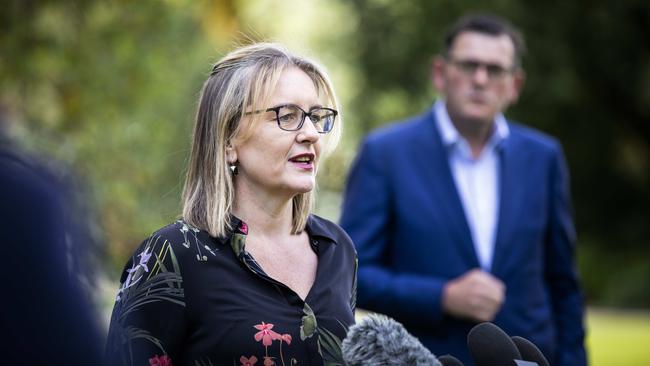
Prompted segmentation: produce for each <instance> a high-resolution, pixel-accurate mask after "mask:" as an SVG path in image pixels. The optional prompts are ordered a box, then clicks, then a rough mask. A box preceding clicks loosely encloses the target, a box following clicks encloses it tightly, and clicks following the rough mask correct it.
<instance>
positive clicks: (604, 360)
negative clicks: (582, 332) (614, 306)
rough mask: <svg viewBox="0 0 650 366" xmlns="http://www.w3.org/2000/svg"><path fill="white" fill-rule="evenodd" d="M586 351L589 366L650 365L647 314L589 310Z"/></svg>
mask: <svg viewBox="0 0 650 366" xmlns="http://www.w3.org/2000/svg"><path fill="white" fill-rule="evenodd" d="M587 351H588V353H589V361H590V363H589V364H590V365H591V366H610V365H621V366H636V365H650V312H634V311H624V310H620V311H619V310H609V309H607V310H606V309H594V308H590V309H589V310H588V311H587Z"/></svg>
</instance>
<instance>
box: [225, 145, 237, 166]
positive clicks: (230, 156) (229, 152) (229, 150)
mask: <svg viewBox="0 0 650 366" xmlns="http://www.w3.org/2000/svg"><path fill="white" fill-rule="evenodd" d="M226 161H227V162H228V164H234V163H236V162H237V150H235V148H234V147H233V146H232V145H231V144H228V146H226Z"/></svg>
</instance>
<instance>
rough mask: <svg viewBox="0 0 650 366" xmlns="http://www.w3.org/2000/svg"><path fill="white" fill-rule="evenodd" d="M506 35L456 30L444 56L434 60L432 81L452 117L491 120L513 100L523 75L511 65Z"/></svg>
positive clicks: (483, 121) (511, 55) (511, 54)
mask: <svg viewBox="0 0 650 366" xmlns="http://www.w3.org/2000/svg"><path fill="white" fill-rule="evenodd" d="M514 53H515V49H514V45H513V43H512V40H511V39H510V37H508V36H507V35H505V34H503V35H500V36H492V35H489V34H484V33H477V32H462V33H460V34H459V35H458V36H457V37H456V39H455V41H454V43H453V44H452V47H451V49H450V51H449V55H448V57H447V58H446V59H442V58H440V59H437V60H436V62H435V63H434V84H435V86H436V88H437V89H438V90H439V91H440V92H442V93H443V94H444V95H445V98H446V101H447V110H448V111H449V115H450V116H451V118H452V120H457V119H462V120H464V121H467V122H475V123H491V122H492V121H493V120H494V117H495V116H496V115H497V114H498V113H500V112H503V111H504V110H505V109H506V108H507V107H508V105H510V104H511V103H513V102H514V101H516V99H517V97H518V95H519V89H520V87H521V84H522V81H523V74H522V73H521V71H519V70H518V69H515V67H514Z"/></svg>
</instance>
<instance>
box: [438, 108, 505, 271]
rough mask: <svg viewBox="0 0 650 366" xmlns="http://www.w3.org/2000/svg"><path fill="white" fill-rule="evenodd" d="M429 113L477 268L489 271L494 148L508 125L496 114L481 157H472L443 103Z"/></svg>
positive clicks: (495, 196)
mask: <svg viewBox="0 0 650 366" xmlns="http://www.w3.org/2000/svg"><path fill="white" fill-rule="evenodd" d="M433 113H434V114H435V117H436V118H435V120H436V123H437V127H438V130H439V131H440V136H441V137H442V143H443V145H444V146H445V148H446V150H447V157H448V159H449V166H450V168H451V174H452V176H453V177H454V181H455V183H456V189H457V191H458V193H459V195H460V200H461V202H462V204H463V209H464V210H465V218H466V219H467V224H468V225H469V229H470V231H471V234H472V241H473V242H474V250H475V251H476V255H477V257H478V261H479V264H480V265H481V268H482V269H484V270H486V271H489V270H490V268H491V266H492V258H493V254H494V241H495V238H496V228H497V221H498V216H499V165H500V164H499V154H498V148H499V145H500V143H501V142H502V141H503V140H504V139H505V138H506V137H508V135H509V133H510V130H509V129H508V123H507V122H506V119H505V117H504V116H503V114H498V115H497V116H496V117H495V119H494V126H495V128H494V129H493V132H492V135H491V136H490V138H489V139H488V141H487V143H486V144H485V147H484V148H483V150H482V151H481V154H480V155H479V156H478V157H477V158H473V157H472V151H471V149H470V146H469V143H468V142H467V140H466V139H465V138H464V137H463V136H461V135H460V133H458V130H457V129H456V127H455V126H454V124H453V123H452V122H451V119H450V118H449V114H448V113H447V108H446V106H445V102H444V100H442V99H441V100H438V101H437V102H436V103H435V104H434V106H433Z"/></svg>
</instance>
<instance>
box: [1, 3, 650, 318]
mask: <svg viewBox="0 0 650 366" xmlns="http://www.w3.org/2000/svg"><path fill="white" fill-rule="evenodd" d="M467 11H488V12H492V13H496V14H499V15H502V16H504V17H507V18H509V19H511V21H512V22H513V23H514V24H515V25H516V26H518V27H519V28H521V30H522V31H523V33H524V34H525V36H526V38H527V43H528V50H529V52H528V55H527V56H526V57H525V58H524V67H525V69H526V71H527V84H526V87H525V88H524V93H523V95H522V97H521V99H520V101H519V103H518V104H517V105H516V106H515V107H513V108H512V110H511V111H509V113H508V115H509V116H510V117H511V118H514V119H516V120H519V121H522V122H523V123H526V124H529V125H531V126H535V127H537V128H540V129H542V130H543V131H546V132H548V133H550V134H552V135H554V136H556V137H558V138H559V139H560V141H561V142H562V143H563V145H564V147H565V150H566V154H567V158H568V160H569V165H570V169H571V172H572V178H573V181H572V187H573V193H574V201H575V209H576V218H577V226H578V232H579V237H580V242H579V247H578V259H579V265H580V269H581V273H582V277H583V281H584V284H585V289H586V293H587V297H588V300H589V302H590V303H597V304H617V305H625V306H644V307H649V306H650V259H649V258H650V245H649V244H650V239H649V238H650V226H649V225H648V222H650V217H649V216H650V215H649V214H648V212H649V209H648V207H650V169H649V168H650V151H649V150H650V145H649V144H650V124H649V123H648V122H649V119H650V87H649V86H650V51H649V48H648V47H647V45H648V44H650V42H649V40H648V38H649V37H650V29H649V28H650V4H648V3H647V2H645V1H642V0H622V1H617V2H610V1H605V0H594V1H589V2H587V1H577V2H560V1H550V2H532V1H514V0H490V1H484V2H481V3H480V4H478V3H476V2H470V1H467V0H455V1H450V0H436V1H430V0H412V1H408V2H398V1H388V0H349V1H344V0H330V1H327V0H310V1H300V0H286V1H254V0H218V1H206V0H203V1H190V0H155V1H138V2H130V1H125V0H113V1H108V0H101V1H100V0H75V1H49V0H28V1H24V0H23V1H18V0H9V1H4V2H3V4H2V11H1V12H0V117H1V118H2V121H3V122H4V124H5V128H7V126H6V125H8V128H7V129H8V131H9V133H10V134H11V135H13V137H15V138H16V139H17V140H19V141H20V142H22V143H23V144H25V145H26V146H28V147H29V148H30V149H32V150H36V151H40V152H42V153H45V154H48V155H51V156H52V157H54V158H56V159H58V160H61V161H64V162H67V163H68V164H69V165H70V166H71V168H72V169H73V170H74V171H75V172H76V173H77V174H78V175H79V176H80V177H83V179H85V181H86V183H87V185H88V187H90V188H89V191H90V192H91V196H90V197H88V201H89V202H92V203H93V204H94V207H95V208H96V211H97V215H98V217H99V223H98V224H97V228H98V229H97V230H96V232H97V235H96V236H97V240H100V241H103V242H104V243H106V248H107V255H108V263H109V266H108V268H110V269H113V270H115V269H116V268H118V267H121V266H122V265H123V263H124V260H125V258H126V256H127V255H128V254H130V252H131V250H132V249H133V248H134V247H135V246H136V245H137V243H138V242H139V240H142V238H144V237H145V236H146V235H148V234H149V233H150V232H151V231H152V230H154V229H156V228H157V227H160V226H161V225H164V224H166V223H168V222H170V221H171V220H173V219H174V218H175V217H176V216H177V215H178V213H179V195H180V190H181V188H182V183H183V174H184V169H185V160H186V157H187V154H188V150H189V142H190V134H191V128H192V120H193V114H194V109H195V105H196V99H197V97H198V93H199V90H200V87H201V84H202V83H203V81H204V80H205V78H206V77H207V73H208V71H209V69H210V64H211V63H212V62H214V61H215V60H217V59H218V58H219V57H220V56H221V55H223V54H224V52H225V51H227V50H229V49H232V48H233V47H234V46H235V45H236V44H238V43H241V42H246V41H247V40H278V41H281V42H283V43H285V44H287V45H288V46H289V47H290V48H292V49H294V50H296V51H298V52H299V53H303V54H307V55H308V56H314V57H315V58H316V59H318V60H320V61H321V62H322V63H323V64H324V65H326V67H327V68H328V69H329V70H330V72H331V74H332V77H333V79H334V84H335V86H336V89H337V92H338V93H339V97H340V99H341V101H342V106H341V109H342V112H343V116H344V120H345V128H344V131H345V132H344V138H343V141H342V143H341V145H340V147H339V149H338V150H337V151H336V152H335V153H334V155H333V156H331V157H330V158H329V159H328V160H326V161H325V164H324V166H323V167H322V168H321V172H320V173H319V175H320V177H319V201H318V203H317V210H318V211H319V212H320V213H324V214H325V215H327V216H328V217H330V218H332V219H336V218H337V216H338V207H339V206H338V205H339V201H340V191H341V190H342V188H343V184H344V179H345V175H346V173H347V170H348V168H349V165H350V163H351V161H352V160H353V158H354V154H355V151H356V147H357V144H358V142H359V140H360V139H362V138H363V136H364V135H365V134H366V133H367V132H368V131H370V130H372V129H373V128H376V127H378V126H380V125H383V124H385V123H388V122H390V121H393V120H396V119H400V118H404V117H406V116H409V115H413V114H416V113H420V112H422V111H423V110H425V109H426V108H428V107H429V106H430V105H431V103H432V101H433V100H434V98H435V92H434V91H433V90H432V89H431V86H430V63H431V60H432V57H433V56H434V55H435V54H436V53H437V52H438V51H439V50H440V49H441V42H442V39H441V38H442V35H443V31H444V30H445V29H446V27H448V26H449V25H450V24H451V23H452V22H453V21H454V20H455V19H456V18H457V17H459V16H460V15H462V14H464V13H465V12H467Z"/></svg>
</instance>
